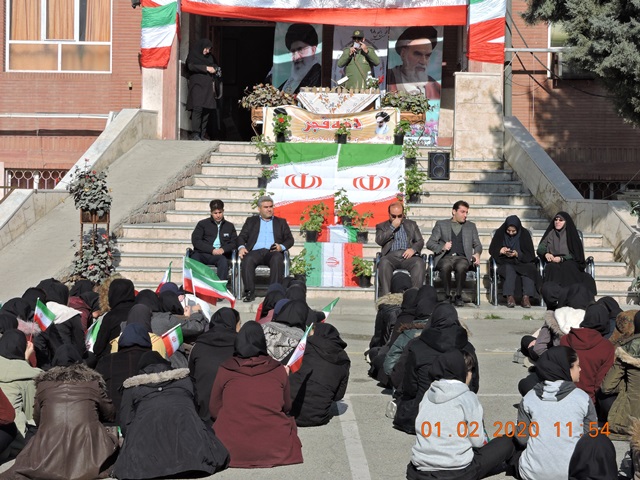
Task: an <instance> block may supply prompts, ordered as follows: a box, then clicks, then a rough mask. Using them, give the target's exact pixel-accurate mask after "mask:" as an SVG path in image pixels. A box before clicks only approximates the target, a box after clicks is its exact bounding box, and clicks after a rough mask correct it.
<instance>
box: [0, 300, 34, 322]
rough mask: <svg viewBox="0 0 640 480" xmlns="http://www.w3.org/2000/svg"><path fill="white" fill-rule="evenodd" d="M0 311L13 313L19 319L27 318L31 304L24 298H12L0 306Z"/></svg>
mask: <svg viewBox="0 0 640 480" xmlns="http://www.w3.org/2000/svg"><path fill="white" fill-rule="evenodd" d="M0 312H3V313H8V314H9V315H13V316H14V317H16V318H19V319H20V320H25V321H27V320H29V317H30V316H31V313H32V312H33V310H31V306H30V305H29V303H28V302H27V301H26V300H23V299H22V298H20V297H16V298H12V299H10V300H7V301H6V302H5V304H4V305H2V308H0Z"/></svg>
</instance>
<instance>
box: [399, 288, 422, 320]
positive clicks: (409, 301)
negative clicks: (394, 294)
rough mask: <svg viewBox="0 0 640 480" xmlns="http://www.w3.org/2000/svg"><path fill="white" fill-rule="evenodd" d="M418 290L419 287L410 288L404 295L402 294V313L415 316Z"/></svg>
mask: <svg viewBox="0 0 640 480" xmlns="http://www.w3.org/2000/svg"><path fill="white" fill-rule="evenodd" d="M419 291H420V290H418V289H417V288H410V289H409V290H407V291H406V292H404V295H402V304H401V305H400V315H403V314H404V315H411V316H413V317H415V315H416V308H417V307H418V300H419V298H420V297H419V296H418V292H419Z"/></svg>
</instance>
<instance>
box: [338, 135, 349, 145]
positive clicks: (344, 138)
mask: <svg viewBox="0 0 640 480" xmlns="http://www.w3.org/2000/svg"><path fill="white" fill-rule="evenodd" d="M336 143H341V144H345V143H347V134H346V133H343V134H341V135H336Z"/></svg>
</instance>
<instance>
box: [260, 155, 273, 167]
mask: <svg viewBox="0 0 640 480" xmlns="http://www.w3.org/2000/svg"><path fill="white" fill-rule="evenodd" d="M260 165H271V157H270V156H269V154H268V153H261V154H260Z"/></svg>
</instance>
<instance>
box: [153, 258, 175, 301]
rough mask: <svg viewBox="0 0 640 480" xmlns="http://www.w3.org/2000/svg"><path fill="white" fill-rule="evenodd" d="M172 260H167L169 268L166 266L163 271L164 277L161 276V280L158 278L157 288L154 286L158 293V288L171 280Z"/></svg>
mask: <svg viewBox="0 0 640 480" xmlns="http://www.w3.org/2000/svg"><path fill="white" fill-rule="evenodd" d="M172 263H173V262H169V268H167V271H166V272H164V277H162V280H160V284H159V285H158V288H156V293H157V294H159V293H160V289H161V288H162V286H163V285H164V284H165V283H167V282H170V281H171V264H172Z"/></svg>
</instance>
